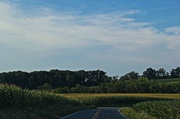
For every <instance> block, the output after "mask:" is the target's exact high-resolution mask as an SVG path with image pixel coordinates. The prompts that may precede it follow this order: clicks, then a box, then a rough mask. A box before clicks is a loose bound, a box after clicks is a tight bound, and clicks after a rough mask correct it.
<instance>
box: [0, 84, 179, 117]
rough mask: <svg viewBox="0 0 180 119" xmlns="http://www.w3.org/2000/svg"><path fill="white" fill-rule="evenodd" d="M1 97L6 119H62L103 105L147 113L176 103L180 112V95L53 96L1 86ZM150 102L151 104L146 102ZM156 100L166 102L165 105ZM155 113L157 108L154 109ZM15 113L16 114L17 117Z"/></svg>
mask: <svg viewBox="0 0 180 119" xmlns="http://www.w3.org/2000/svg"><path fill="white" fill-rule="evenodd" d="M0 97H1V98H0V117H2V118H3V119H10V118H14V119H19V118H27V117H28V118H27V119H34V118H36V119H58V118H59V117H61V116H63V115H67V114H69V113H72V112H75V111H78V110H83V109H89V108H96V107H99V106H117V107H119V106H130V107H134V109H133V108H132V110H136V111H137V112H138V113H141V112H142V111H143V112H146V111H145V110H144V108H143V107H145V106H151V105H150V104H151V103H152V105H158V104H160V105H161V106H163V109H166V107H168V108H169V107H170V106H168V105H172V104H173V105H174V104H175V103H176V104H177V105H176V104H175V106H177V110H179V108H180V106H179V102H178V103H177V102H176V100H178V101H179V100H180V94H154V93H153V94H147V93H142V94H140V93H139V94H136V93H124V94H123V93H107V94H98V93H96V94H94V93H93V94H90V93H88V94H83V93H82V94H81V93H80V94H79V93H78V94H53V93H48V92H40V91H31V90H26V89H21V88H19V87H16V86H12V85H10V86H9V85H0ZM148 101H151V102H150V103H145V102H148ZM153 101H156V102H157V101H160V102H164V103H162V104H161V103H156V102H153ZM167 101H168V102H167ZM174 101H175V102H174ZM138 104H139V105H138ZM164 104H166V105H164ZM158 106H159V105H158ZM152 110H156V109H153V108H152ZM165 111H166V110H165ZM14 112H16V113H15V114H16V116H15V115H14ZM148 112H150V111H148ZM151 113H152V112H151ZM29 115H31V116H29ZM143 115H144V113H143ZM145 115H147V114H145ZM151 115H152V114H151ZM175 117H176V115H175Z"/></svg>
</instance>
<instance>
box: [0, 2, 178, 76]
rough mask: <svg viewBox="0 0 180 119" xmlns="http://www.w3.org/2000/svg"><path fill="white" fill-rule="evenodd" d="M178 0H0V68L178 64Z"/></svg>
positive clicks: (118, 68)
mask: <svg viewBox="0 0 180 119" xmlns="http://www.w3.org/2000/svg"><path fill="white" fill-rule="evenodd" d="M179 11H180V1H179V0H0V62H1V65H0V72H9V71H17V70H21V71H27V72H30V71H39V70H47V71H49V70H51V69H59V70H72V71H77V70H97V69H100V70H103V71H105V72H107V74H108V75H111V76H115V75H117V76H122V75H124V74H126V73H128V72H130V71H136V72H138V73H140V74H141V73H142V72H143V71H145V70H146V69H147V68H149V67H151V68H154V69H159V68H164V69H166V70H167V71H170V70H171V69H172V68H176V67H178V66H180V14H179Z"/></svg>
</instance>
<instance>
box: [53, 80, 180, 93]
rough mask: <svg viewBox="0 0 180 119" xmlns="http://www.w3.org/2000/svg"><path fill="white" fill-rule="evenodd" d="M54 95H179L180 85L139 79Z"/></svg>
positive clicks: (58, 90)
mask: <svg viewBox="0 0 180 119" xmlns="http://www.w3.org/2000/svg"><path fill="white" fill-rule="evenodd" d="M54 92H55V93H180V83H159V82H157V81H155V80H148V79H147V78H143V77H142V78H140V79H137V80H126V81H122V80H117V81H111V82H108V83H101V84H100V85H98V86H91V87H86V86H81V85H79V84H77V85H76V86H75V87H62V88H57V89H55V90H54Z"/></svg>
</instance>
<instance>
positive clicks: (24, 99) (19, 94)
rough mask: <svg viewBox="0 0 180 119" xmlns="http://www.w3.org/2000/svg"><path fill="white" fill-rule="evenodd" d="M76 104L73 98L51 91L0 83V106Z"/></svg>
mask: <svg viewBox="0 0 180 119" xmlns="http://www.w3.org/2000/svg"><path fill="white" fill-rule="evenodd" d="M57 103H58V104H62V105H66V104H68V105H69V104H72V105H78V104H79V103H78V102H77V101H75V100H70V99H68V98H65V97H63V96H57V95H54V94H52V93H45V92H38V91H30V90H26V89H21V88H19V87H16V86H13V85H3V84H1V85H0V107H17V106H41V105H51V104H57Z"/></svg>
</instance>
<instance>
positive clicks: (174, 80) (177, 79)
mask: <svg viewBox="0 0 180 119" xmlns="http://www.w3.org/2000/svg"><path fill="white" fill-rule="evenodd" d="M155 80H156V81H157V82H161V83H180V78H168V79H155Z"/></svg>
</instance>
